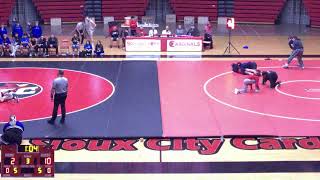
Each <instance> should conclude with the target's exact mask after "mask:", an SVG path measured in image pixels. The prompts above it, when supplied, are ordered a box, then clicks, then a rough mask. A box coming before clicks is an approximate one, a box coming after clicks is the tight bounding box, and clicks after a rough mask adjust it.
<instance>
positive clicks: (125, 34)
mask: <svg viewBox="0 0 320 180" xmlns="http://www.w3.org/2000/svg"><path fill="white" fill-rule="evenodd" d="M120 36H121V39H122V47H123V48H125V47H126V37H127V36H129V29H128V28H123V29H122V31H121V34H120Z"/></svg>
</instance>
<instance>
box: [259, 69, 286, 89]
mask: <svg viewBox="0 0 320 180" xmlns="http://www.w3.org/2000/svg"><path fill="white" fill-rule="evenodd" d="M262 78H263V79H262V84H263V85H265V84H266V82H267V81H269V82H270V88H275V87H276V86H277V85H278V86H280V84H281V81H277V80H278V74H277V73H276V72H275V71H263V72H262Z"/></svg>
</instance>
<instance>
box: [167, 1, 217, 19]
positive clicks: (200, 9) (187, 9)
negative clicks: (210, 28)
mask: <svg viewBox="0 0 320 180" xmlns="http://www.w3.org/2000/svg"><path fill="white" fill-rule="evenodd" d="M170 5H171V7H172V9H173V11H174V12H175V14H176V16H177V20H178V21H183V19H184V16H194V17H195V19H196V18H197V17H199V16H208V17H209V20H210V21H216V20H217V17H218V8H217V1H212V0H170Z"/></svg>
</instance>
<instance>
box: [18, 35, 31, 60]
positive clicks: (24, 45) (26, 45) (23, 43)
mask: <svg viewBox="0 0 320 180" xmlns="http://www.w3.org/2000/svg"><path fill="white" fill-rule="evenodd" d="M20 49H21V50H22V49H27V51H28V54H27V55H29V50H30V39H29V37H28V35H27V33H24V34H23V36H22V38H21V46H20Z"/></svg>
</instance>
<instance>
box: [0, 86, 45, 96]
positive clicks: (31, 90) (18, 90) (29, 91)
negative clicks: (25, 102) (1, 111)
mask: <svg viewBox="0 0 320 180" xmlns="http://www.w3.org/2000/svg"><path fill="white" fill-rule="evenodd" d="M42 89H43V88H42V87H41V86H39V85H36V84H33V83H25V82H0V90H1V91H8V90H10V91H14V92H15V94H16V95H17V96H18V98H19V99H23V98H29V97H32V96H35V95H38V94H40V93H41V92H42Z"/></svg>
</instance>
